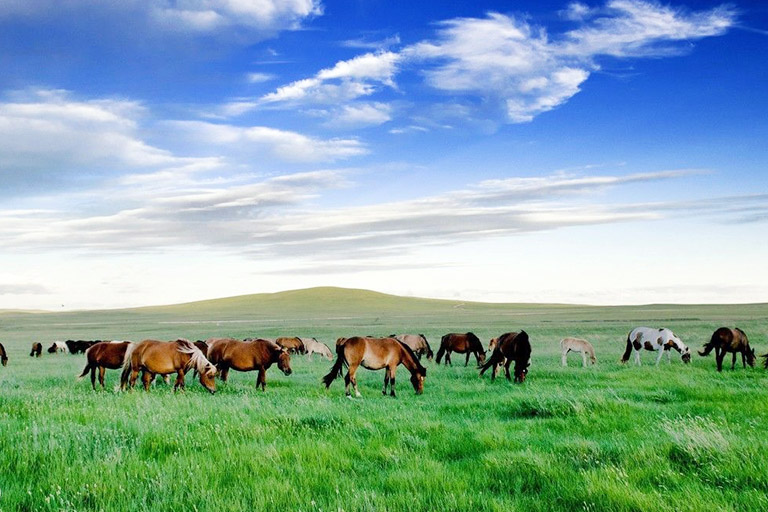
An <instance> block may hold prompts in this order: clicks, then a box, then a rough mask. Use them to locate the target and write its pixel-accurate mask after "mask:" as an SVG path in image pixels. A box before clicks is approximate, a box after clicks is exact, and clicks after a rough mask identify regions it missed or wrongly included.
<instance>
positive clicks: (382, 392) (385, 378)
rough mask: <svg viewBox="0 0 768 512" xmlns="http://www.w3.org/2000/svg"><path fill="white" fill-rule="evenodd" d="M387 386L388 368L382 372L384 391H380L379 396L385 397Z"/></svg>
mask: <svg viewBox="0 0 768 512" xmlns="http://www.w3.org/2000/svg"><path fill="white" fill-rule="evenodd" d="M387 384H389V368H387V369H386V371H385V372H384V389H382V390H381V394H382V395H384V396H387Z"/></svg>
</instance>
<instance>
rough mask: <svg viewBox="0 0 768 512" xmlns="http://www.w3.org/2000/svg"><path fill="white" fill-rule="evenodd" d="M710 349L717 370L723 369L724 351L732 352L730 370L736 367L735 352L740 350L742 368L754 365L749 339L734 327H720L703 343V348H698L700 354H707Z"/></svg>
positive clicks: (752, 350) (753, 353) (753, 354)
mask: <svg viewBox="0 0 768 512" xmlns="http://www.w3.org/2000/svg"><path fill="white" fill-rule="evenodd" d="M712 349H715V359H716V361H717V371H719V372H721V371H723V359H725V354H726V352H733V361H732V362H731V370H733V369H734V368H735V367H736V353H737V352H741V363H742V364H743V365H744V368H746V367H747V365H749V366H755V349H753V348H750V347H749V340H748V339H747V335H746V333H745V332H744V331H742V330H741V329H739V328H738V327H736V328H735V329H731V328H730V327H720V328H719V329H718V330H716V331H715V332H714V333H712V338H710V340H709V343H707V344H705V345H704V347H703V350H699V355H700V356H708V355H709V353H710V352H712Z"/></svg>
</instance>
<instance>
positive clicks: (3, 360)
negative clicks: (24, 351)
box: [0, 343, 8, 366]
mask: <svg viewBox="0 0 768 512" xmlns="http://www.w3.org/2000/svg"><path fill="white" fill-rule="evenodd" d="M0 364H2V365H3V366H6V365H7V364H8V352H6V351H5V347H4V346H3V344H2V343H0Z"/></svg>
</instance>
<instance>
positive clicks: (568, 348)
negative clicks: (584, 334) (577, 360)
mask: <svg viewBox="0 0 768 512" xmlns="http://www.w3.org/2000/svg"><path fill="white" fill-rule="evenodd" d="M560 350H562V352H563V366H568V352H581V361H582V363H583V365H584V367H585V368H586V367H587V356H589V359H590V361H592V364H597V358H595V349H594V347H592V344H591V343H590V342H588V341H587V340H583V339H581V338H563V339H562V340H560Z"/></svg>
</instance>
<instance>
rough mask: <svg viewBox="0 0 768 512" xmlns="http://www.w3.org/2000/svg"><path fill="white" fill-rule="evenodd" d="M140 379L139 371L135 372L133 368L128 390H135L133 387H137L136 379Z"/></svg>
mask: <svg viewBox="0 0 768 512" xmlns="http://www.w3.org/2000/svg"><path fill="white" fill-rule="evenodd" d="M138 378H139V370H138V369H136V370H134V369H133V368H131V378H130V379H129V380H128V388H129V389H133V386H135V385H136V379H138Z"/></svg>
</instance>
